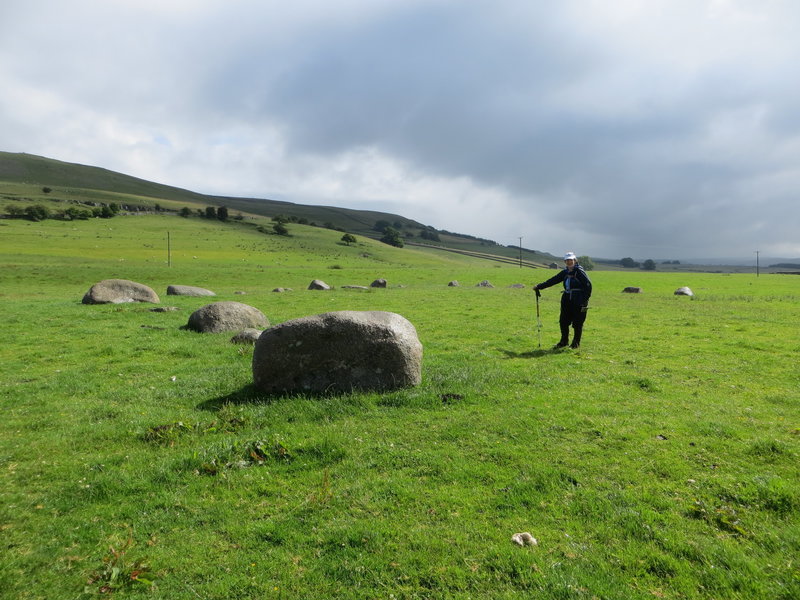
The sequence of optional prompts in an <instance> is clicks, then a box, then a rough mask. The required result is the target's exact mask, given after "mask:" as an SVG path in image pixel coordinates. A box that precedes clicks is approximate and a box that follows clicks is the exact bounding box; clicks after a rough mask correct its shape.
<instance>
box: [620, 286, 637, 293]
mask: <svg viewBox="0 0 800 600" xmlns="http://www.w3.org/2000/svg"><path fill="white" fill-rule="evenodd" d="M622 293H623V294H641V293H642V288H640V287H633V286H628V287H626V288H625V289H624V290H622Z"/></svg>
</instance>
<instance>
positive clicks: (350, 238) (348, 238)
mask: <svg viewBox="0 0 800 600" xmlns="http://www.w3.org/2000/svg"><path fill="white" fill-rule="evenodd" d="M342 241H343V242H344V243H345V244H347V245H348V246H349V245H350V244H355V243H356V242H357V241H358V240H356V236H354V235H353V234H352V233H345V234H344V235H343V236H342Z"/></svg>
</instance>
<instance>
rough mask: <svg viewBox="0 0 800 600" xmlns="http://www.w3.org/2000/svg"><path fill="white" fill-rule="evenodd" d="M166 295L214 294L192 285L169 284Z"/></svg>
mask: <svg viewBox="0 0 800 600" xmlns="http://www.w3.org/2000/svg"><path fill="white" fill-rule="evenodd" d="M167 296H216V294H215V293H214V292H212V291H211V290H207V289H205V288H201V287H194V286H193V285H169V286H167Z"/></svg>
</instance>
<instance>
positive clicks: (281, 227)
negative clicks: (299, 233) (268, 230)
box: [272, 223, 289, 236]
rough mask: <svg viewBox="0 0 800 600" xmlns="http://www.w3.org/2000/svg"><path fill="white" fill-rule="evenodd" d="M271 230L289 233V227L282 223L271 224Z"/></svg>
mask: <svg viewBox="0 0 800 600" xmlns="http://www.w3.org/2000/svg"><path fill="white" fill-rule="evenodd" d="M272 230H273V231H274V232H275V233H277V234H278V235H286V236H288V235H289V229H288V228H287V227H286V225H284V224H283V223H275V224H274V225H273V226H272Z"/></svg>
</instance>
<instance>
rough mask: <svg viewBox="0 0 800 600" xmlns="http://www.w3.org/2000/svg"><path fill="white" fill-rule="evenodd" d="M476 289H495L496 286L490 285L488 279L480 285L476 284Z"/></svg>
mask: <svg viewBox="0 0 800 600" xmlns="http://www.w3.org/2000/svg"><path fill="white" fill-rule="evenodd" d="M475 287H485V288H493V287H494V286H493V285H492V284H491V283H489V280H488V279H484V280H483V281H481V282H480V283H476V284H475Z"/></svg>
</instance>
